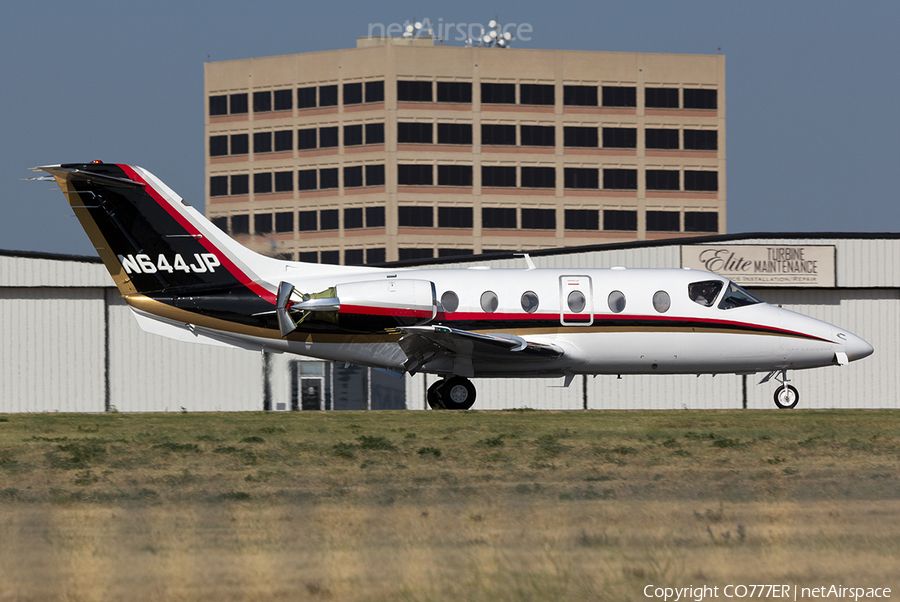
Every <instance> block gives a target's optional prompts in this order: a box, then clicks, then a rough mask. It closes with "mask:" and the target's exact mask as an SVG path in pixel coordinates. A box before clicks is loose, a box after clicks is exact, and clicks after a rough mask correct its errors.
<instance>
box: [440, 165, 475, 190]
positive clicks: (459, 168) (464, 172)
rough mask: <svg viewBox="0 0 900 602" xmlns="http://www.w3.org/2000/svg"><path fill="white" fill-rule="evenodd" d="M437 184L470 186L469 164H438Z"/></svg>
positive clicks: (470, 167)
mask: <svg viewBox="0 0 900 602" xmlns="http://www.w3.org/2000/svg"><path fill="white" fill-rule="evenodd" d="M437 172H438V186H471V185H472V166H471V165H438V168H437Z"/></svg>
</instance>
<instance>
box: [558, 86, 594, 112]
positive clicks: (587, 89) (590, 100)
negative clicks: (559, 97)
mask: <svg viewBox="0 0 900 602" xmlns="http://www.w3.org/2000/svg"><path fill="white" fill-rule="evenodd" d="M563 104H564V105H569V106H581V107H596V106H597V86H563Z"/></svg>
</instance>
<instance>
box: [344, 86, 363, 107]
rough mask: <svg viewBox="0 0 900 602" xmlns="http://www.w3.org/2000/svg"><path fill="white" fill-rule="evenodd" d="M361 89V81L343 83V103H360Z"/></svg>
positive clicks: (361, 97)
mask: <svg viewBox="0 0 900 602" xmlns="http://www.w3.org/2000/svg"><path fill="white" fill-rule="evenodd" d="M362 99H363V89H362V83H358V84H344V104H345V105H358V104H362Z"/></svg>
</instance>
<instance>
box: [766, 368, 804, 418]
mask: <svg viewBox="0 0 900 602" xmlns="http://www.w3.org/2000/svg"><path fill="white" fill-rule="evenodd" d="M778 372H781V374H780V375H779V374H778ZM773 376H774V377H775V380H777V381H778V382H780V383H781V386H780V387H778V388H777V389H775V405H776V406H778V408H779V409H781V410H791V409H793V408H794V407H795V406H796V405H797V402H799V401H800V393H798V392H797V388H796V387H794V386H792V385H789V384H788V383H789V382H790V380H789V379H788V377H787V370H776V371H773V372H770V373H769V374H768V375H767V376H766V377H765V378H763V379H762V380H761V381H759V384H762V383H764V382H767V381H768V380H769V379H770V378H772V377H773Z"/></svg>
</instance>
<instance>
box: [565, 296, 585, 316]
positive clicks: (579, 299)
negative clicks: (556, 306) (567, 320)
mask: <svg viewBox="0 0 900 602" xmlns="http://www.w3.org/2000/svg"><path fill="white" fill-rule="evenodd" d="M566 301H567V302H568V304H569V310H570V311H574V312H575V313H578V312H580V311H582V310H583V309H584V305H585V301H584V293H582V292H581V291H572V292H571V293H569V298H568V299H566Z"/></svg>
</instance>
